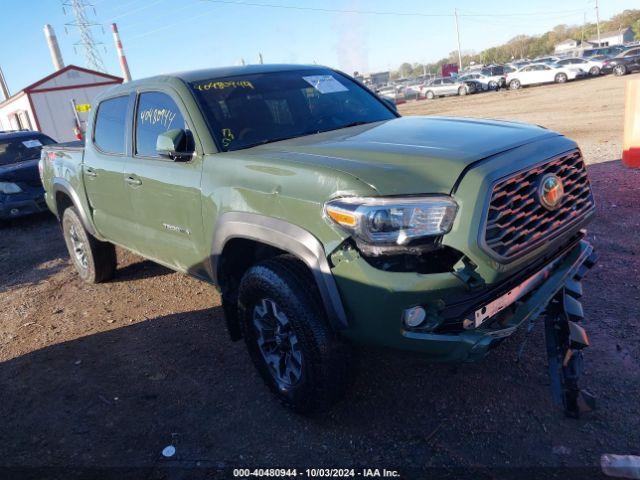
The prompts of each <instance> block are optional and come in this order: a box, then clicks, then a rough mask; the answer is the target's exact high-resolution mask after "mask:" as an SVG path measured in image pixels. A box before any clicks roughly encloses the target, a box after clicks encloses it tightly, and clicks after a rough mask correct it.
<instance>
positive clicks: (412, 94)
mask: <svg viewBox="0 0 640 480" xmlns="http://www.w3.org/2000/svg"><path fill="white" fill-rule="evenodd" d="M424 83H425V82H424V81H422V80H417V81H413V82H409V83H407V85H406V87H405V89H404V97H405V99H407V100H408V99H411V100H416V99H417V98H418V97H420V91H421V90H422V87H423V86H424Z"/></svg>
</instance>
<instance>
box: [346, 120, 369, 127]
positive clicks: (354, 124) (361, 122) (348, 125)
mask: <svg viewBox="0 0 640 480" xmlns="http://www.w3.org/2000/svg"><path fill="white" fill-rule="evenodd" d="M367 123H373V122H365V121H364V120H358V121H356V122H351V123H347V124H346V125H343V126H341V127H338V128H349V127H357V126H358V125H366V124H367Z"/></svg>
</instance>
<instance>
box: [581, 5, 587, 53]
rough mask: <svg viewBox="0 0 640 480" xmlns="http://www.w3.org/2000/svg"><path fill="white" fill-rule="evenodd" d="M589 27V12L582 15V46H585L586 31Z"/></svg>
mask: <svg viewBox="0 0 640 480" xmlns="http://www.w3.org/2000/svg"><path fill="white" fill-rule="evenodd" d="M586 26H587V12H584V13H583V14H582V37H580V45H582V44H584V29H585V27H586Z"/></svg>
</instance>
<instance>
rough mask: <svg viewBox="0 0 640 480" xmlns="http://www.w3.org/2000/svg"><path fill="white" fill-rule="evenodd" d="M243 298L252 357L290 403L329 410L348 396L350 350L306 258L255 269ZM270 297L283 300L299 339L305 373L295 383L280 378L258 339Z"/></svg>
mask: <svg viewBox="0 0 640 480" xmlns="http://www.w3.org/2000/svg"><path fill="white" fill-rule="evenodd" d="M238 297H239V298H238V316H239V320H240V328H241V329H242V335H243V338H244V340H245V343H246V345H247V348H248V350H249V354H250V356H251V359H252V360H253V363H254V364H255V366H256V368H257V369H258V372H259V373H260V375H261V376H262V378H263V379H264V381H265V383H266V384H267V386H268V387H269V388H270V389H271V390H272V391H273V393H274V394H275V395H276V396H277V397H278V398H279V400H280V401H281V402H282V403H283V404H284V405H285V406H286V407H288V408H290V409H292V410H294V411H296V412H298V413H313V412H318V411H324V410H327V409H328V408H329V407H330V406H331V405H332V404H333V403H335V402H336V401H337V400H339V399H340V398H341V397H342V396H343V394H344V391H345V389H346V386H347V383H348V380H349V376H350V373H351V372H350V357H351V354H350V348H349V345H347V344H346V343H345V342H344V341H343V340H341V339H340V338H338V336H337V335H336V334H335V332H333V331H332V329H331V328H330V326H329V323H328V321H327V318H326V314H325V312H324V308H323V307H322V303H321V300H320V295H319V292H318V290H317V288H316V285H315V281H314V279H313V276H312V275H311V272H310V271H309V270H308V269H307V267H306V266H305V265H304V264H303V263H302V262H300V261H299V260H298V259H296V258H295V257H293V256H291V255H281V256H278V257H275V258H272V259H269V260H267V261H265V262H262V263H260V264H257V265H255V266H253V267H251V268H250V269H249V270H248V271H247V272H246V273H245V275H244V276H243V278H242V281H241V282H240V289H239V295H238ZM265 299H268V300H271V301H273V302H274V303H275V304H277V306H278V308H279V309H280V311H281V312H282V313H283V314H284V315H285V316H286V318H287V319H288V321H289V325H290V327H291V329H292V331H293V333H294V334H295V336H296V337H297V343H296V345H298V349H299V350H300V352H301V355H302V357H301V358H302V361H301V369H300V370H301V374H300V377H299V379H298V380H297V383H295V384H293V385H286V384H283V383H282V382H281V381H279V380H278V379H277V375H276V374H274V373H273V370H272V369H270V367H269V366H268V364H267V361H266V360H265V357H264V356H263V353H262V351H261V347H260V346H259V343H258V339H259V333H258V328H257V326H256V325H255V323H254V315H255V311H256V307H258V308H260V307H259V305H260V304H261V303H260V302H262V301H263V300H265ZM263 305H264V304H263Z"/></svg>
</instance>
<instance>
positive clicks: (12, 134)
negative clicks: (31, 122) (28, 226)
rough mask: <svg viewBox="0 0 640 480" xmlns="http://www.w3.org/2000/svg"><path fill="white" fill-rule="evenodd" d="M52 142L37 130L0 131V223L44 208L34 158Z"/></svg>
mask: <svg viewBox="0 0 640 480" xmlns="http://www.w3.org/2000/svg"><path fill="white" fill-rule="evenodd" d="M53 143H56V142H55V141H54V140H53V139H51V138H49V137H47V136H46V135H44V134H42V133H40V132H32V131H24V130H19V131H0V222H2V221H5V220H9V219H12V218H16V217H21V216H23V215H28V214H30V213H37V212H44V211H46V210H47V205H46V204H45V202H44V189H43V188H42V182H41V181H40V174H39V172H38V160H40V150H42V147H43V146H44V145H51V144H53Z"/></svg>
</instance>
